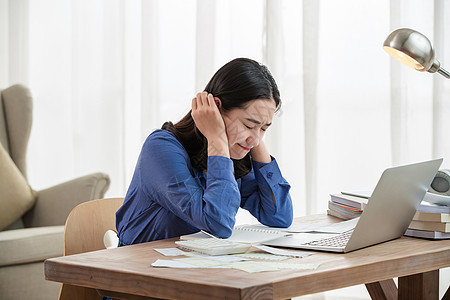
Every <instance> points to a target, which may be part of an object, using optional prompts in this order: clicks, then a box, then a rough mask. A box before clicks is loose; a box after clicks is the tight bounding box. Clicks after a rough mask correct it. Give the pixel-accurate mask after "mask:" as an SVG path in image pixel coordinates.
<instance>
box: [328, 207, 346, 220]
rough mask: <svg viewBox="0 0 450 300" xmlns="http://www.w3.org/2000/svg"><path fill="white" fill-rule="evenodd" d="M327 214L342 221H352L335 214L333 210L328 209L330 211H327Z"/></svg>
mask: <svg viewBox="0 0 450 300" xmlns="http://www.w3.org/2000/svg"><path fill="white" fill-rule="evenodd" d="M327 214H328V215H330V216H333V217H336V218H339V219H342V220H351V218H349V217H346V216H344V215H341V214H340V213H338V212H335V211H334V210H331V209H328V210H327Z"/></svg>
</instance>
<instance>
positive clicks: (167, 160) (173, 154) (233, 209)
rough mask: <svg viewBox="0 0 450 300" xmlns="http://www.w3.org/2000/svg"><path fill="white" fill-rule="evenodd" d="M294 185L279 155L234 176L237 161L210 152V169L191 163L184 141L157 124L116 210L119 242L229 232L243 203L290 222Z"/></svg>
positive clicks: (276, 222) (275, 222)
mask: <svg viewBox="0 0 450 300" xmlns="http://www.w3.org/2000/svg"><path fill="white" fill-rule="evenodd" d="M289 189H290V185H289V184H288V183H287V182H286V180H285V179H284V178H283V177H282V175H281V172H280V169H279V168H278V165H277V162H276V160H275V159H272V162H270V163H267V164H266V163H259V162H255V161H253V162H252V171H251V172H250V173H249V174H247V175H246V176H244V177H243V178H242V179H238V180H236V179H235V177H234V168H233V162H232V160H231V159H229V158H227V157H223V156H209V157H208V162H207V172H202V171H199V170H197V169H196V168H194V167H192V165H191V161H190V159H189V156H188V154H187V152H186V150H185V149H184V147H183V145H182V144H181V143H180V142H179V141H178V140H177V139H176V137H175V136H174V135H173V134H172V133H171V132H169V131H166V130H156V131H154V132H152V133H151V134H150V135H149V137H148V138H147V140H146V141H145V143H144V145H143V147H142V151H141V154H140V156H139V159H138V162H137V166H136V169H135V172H134V175H133V178H132V181H131V184H130V186H129V188H128V191H127V194H126V197H125V201H124V204H123V205H122V207H121V208H120V209H119V210H118V211H117V213H116V227H117V230H118V236H119V239H120V241H121V242H123V243H125V244H136V243H143V242H149V241H154V240H159V239H165V238H171V237H176V236H180V235H185V234H190V233H194V232H197V231H199V230H205V231H207V232H209V233H211V234H213V235H215V236H217V237H222V238H226V237H229V236H230V235H231V232H232V229H233V227H234V224H235V216H236V213H237V211H238V209H239V207H242V208H244V209H246V210H248V211H249V212H250V213H251V214H252V215H253V216H255V217H256V218H257V219H258V220H259V221H260V222H261V223H262V224H264V225H267V226H274V227H288V226H290V225H291V223H292V201H291V198H290V195H289Z"/></svg>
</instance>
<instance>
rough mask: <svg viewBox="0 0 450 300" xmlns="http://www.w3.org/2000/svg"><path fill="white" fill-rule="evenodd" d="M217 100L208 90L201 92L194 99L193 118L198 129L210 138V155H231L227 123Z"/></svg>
mask: <svg viewBox="0 0 450 300" xmlns="http://www.w3.org/2000/svg"><path fill="white" fill-rule="evenodd" d="M216 100H217V101H218V103H220V100H219V99H218V98H214V96H213V95H212V94H209V93H208V92H201V93H198V94H197V97H195V98H194V99H192V112H191V115H192V119H193V120H194V122H195V125H196V126H197V128H198V130H200V132H201V133H202V134H203V135H204V136H205V138H206V139H207V140H208V155H220V156H226V157H230V154H229V150H228V139H227V134H226V130H225V123H224V121H223V118H222V115H221V114H220V111H219V107H218V105H217V104H216Z"/></svg>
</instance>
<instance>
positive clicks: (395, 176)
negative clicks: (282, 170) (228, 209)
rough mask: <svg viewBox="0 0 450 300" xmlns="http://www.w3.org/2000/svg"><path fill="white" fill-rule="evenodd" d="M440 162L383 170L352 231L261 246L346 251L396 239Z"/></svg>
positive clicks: (294, 237) (289, 238)
mask: <svg viewBox="0 0 450 300" xmlns="http://www.w3.org/2000/svg"><path fill="white" fill-rule="evenodd" d="M441 163H442V159H436V160H430V161H426V162H421V163H416V164H410V165H405V166H399V167H393V168H389V169H386V170H385V171H384V172H383V174H382V175H381V178H380V180H379V181H378V183H377V185H376V187H375V189H374V191H373V193H372V196H371V197H370V199H369V202H368V204H367V206H366V207H365V209H364V212H363V213H362V215H361V217H360V218H359V220H357V223H356V226H355V227H354V229H353V230H349V231H346V232H344V233H342V234H334V235H332V236H330V235H329V234H317V235H315V236H314V235H311V234H306V233H305V234H301V233H300V234H294V235H290V236H283V237H280V238H277V239H274V240H270V241H268V242H264V243H263V244H265V245H270V246H280V247H288V248H298V249H311V250H322V251H331V252H349V251H353V250H357V249H360V248H364V247H368V246H372V245H375V244H378V243H382V242H386V241H389V240H393V239H396V238H399V237H401V236H402V235H403V234H404V233H405V231H406V229H407V228H408V225H409V223H410V222H411V220H412V219H413V217H414V214H415V212H416V208H417V207H418V206H419V204H420V202H421V201H422V199H423V197H424V195H425V193H426V191H427V190H428V188H429V186H430V184H431V182H432V180H433V179H434V177H435V175H436V173H437V171H438V170H439V167H440V165H441ZM308 239H309V240H308Z"/></svg>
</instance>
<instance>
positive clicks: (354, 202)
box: [330, 193, 369, 210]
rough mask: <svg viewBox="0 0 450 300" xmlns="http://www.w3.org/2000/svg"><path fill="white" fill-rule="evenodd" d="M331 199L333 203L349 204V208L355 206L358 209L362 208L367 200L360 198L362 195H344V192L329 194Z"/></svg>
mask: <svg viewBox="0 0 450 300" xmlns="http://www.w3.org/2000/svg"><path fill="white" fill-rule="evenodd" d="M330 196H331V201H332V202H334V203H339V204H342V205H346V206H349V207H351V208H356V209H358V210H364V207H365V206H366V205H367V203H368V202H369V199H367V198H362V197H356V196H353V195H346V194H342V193H341V194H330Z"/></svg>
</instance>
